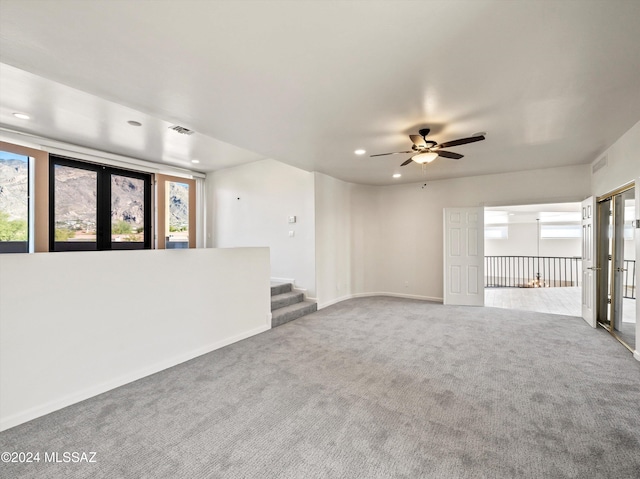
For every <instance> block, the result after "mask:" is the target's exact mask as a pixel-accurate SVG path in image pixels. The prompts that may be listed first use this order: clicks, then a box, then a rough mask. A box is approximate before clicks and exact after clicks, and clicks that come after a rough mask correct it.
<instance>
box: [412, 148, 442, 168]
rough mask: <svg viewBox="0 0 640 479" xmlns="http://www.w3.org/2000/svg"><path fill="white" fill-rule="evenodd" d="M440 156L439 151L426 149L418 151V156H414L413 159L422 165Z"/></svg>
mask: <svg viewBox="0 0 640 479" xmlns="http://www.w3.org/2000/svg"><path fill="white" fill-rule="evenodd" d="M437 157H438V154H437V153H433V152H431V151H425V152H424V153H418V154H417V155H416V156H414V157H413V158H412V160H413V161H415V162H416V163H419V164H421V165H423V164H425V163H431V162H432V161H433V160H435V159H436V158H437Z"/></svg>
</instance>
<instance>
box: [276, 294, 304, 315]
mask: <svg viewBox="0 0 640 479" xmlns="http://www.w3.org/2000/svg"><path fill="white" fill-rule="evenodd" d="M302 301H304V294H303V293H299V292H297V291H290V292H288V293H282V294H276V295H272V296H271V311H273V310H274V309H279V308H284V307H285V306H289V305H290V304H295V303H300V302H302Z"/></svg>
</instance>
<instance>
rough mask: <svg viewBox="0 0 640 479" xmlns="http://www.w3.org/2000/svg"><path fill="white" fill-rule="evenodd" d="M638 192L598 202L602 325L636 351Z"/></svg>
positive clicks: (599, 295) (599, 293)
mask: <svg viewBox="0 0 640 479" xmlns="http://www.w3.org/2000/svg"><path fill="white" fill-rule="evenodd" d="M635 217H636V216H635V192H634V188H633V185H632V186H630V187H628V188H626V189H622V191H618V192H616V193H615V194H611V195H608V196H606V197H603V198H600V199H599V200H598V224H599V226H598V268H599V271H598V273H599V274H598V322H599V323H600V324H601V325H602V326H603V327H604V328H606V329H607V330H608V331H609V332H610V333H611V334H613V335H614V336H615V337H616V338H617V339H618V341H620V342H621V343H622V344H624V345H625V346H626V347H627V348H628V349H629V350H631V351H633V350H634V349H635V345H636V334H635V333H636V296H637V295H636V284H635V277H636V273H635V268H636V258H635V242H634V235H635V229H634V228H633V220H634V219H635Z"/></svg>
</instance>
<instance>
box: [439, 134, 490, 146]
mask: <svg viewBox="0 0 640 479" xmlns="http://www.w3.org/2000/svg"><path fill="white" fill-rule="evenodd" d="M482 140H484V136H470V137H469V138H460V139H459V140H453V141H445V142H444V143H440V144H439V145H437V148H449V147H451V146H458V145H466V144H467V143H475V142H476V141H482Z"/></svg>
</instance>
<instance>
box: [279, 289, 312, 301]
mask: <svg viewBox="0 0 640 479" xmlns="http://www.w3.org/2000/svg"><path fill="white" fill-rule="evenodd" d="M297 296H302V297H304V294H303V293H300V292H299V291H290V292H288V293H280V294H274V295H273V296H271V301H275V300H278V299H284V298H295V297H297Z"/></svg>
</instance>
